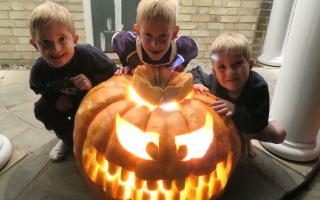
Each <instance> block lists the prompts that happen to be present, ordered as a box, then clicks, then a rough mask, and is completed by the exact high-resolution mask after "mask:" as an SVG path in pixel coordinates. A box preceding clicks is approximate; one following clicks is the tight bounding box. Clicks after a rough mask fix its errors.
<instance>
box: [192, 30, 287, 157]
mask: <svg viewBox="0 0 320 200" xmlns="http://www.w3.org/2000/svg"><path fill="white" fill-rule="evenodd" d="M250 56H251V49H250V46H249V42H248V40H247V38H246V37H245V36H244V35H242V34H240V33H231V32H227V33H223V34H221V35H220V36H218V37H217V38H216V40H215V41H214V42H213V43H212V47H211V60H212V72H213V73H212V74H210V75H208V74H205V73H203V72H202V70H201V68H200V67H197V68H195V69H192V70H191V73H192V75H193V83H194V89H195V90H196V91H200V92H210V93H213V94H215V95H216V96H217V97H218V100H217V101H216V102H214V103H213V105H212V108H213V109H214V110H215V111H216V112H217V113H218V114H220V115H222V116H226V117H231V118H232V119H233V121H234V123H235V126H236V127H237V129H238V130H239V132H240V133H245V134H244V138H249V139H258V140H260V141H264V142H272V143H276V144H278V143H281V142H283V140H284V139H285V136H286V132H285V130H284V129H282V128H281V126H280V125H279V124H278V123H277V122H276V121H271V122H269V123H268V118H269V91H268V85H267V83H266V81H265V80H264V79H263V77H262V76H260V75H259V74H258V73H256V72H254V71H251V68H252V66H253V64H254V61H253V60H251V59H250ZM246 141H247V142H248V150H249V152H248V153H249V156H251V157H254V156H255V153H254V151H253V149H252V147H251V143H250V140H246Z"/></svg>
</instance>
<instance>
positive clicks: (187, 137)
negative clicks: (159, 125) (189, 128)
mask: <svg viewBox="0 0 320 200" xmlns="http://www.w3.org/2000/svg"><path fill="white" fill-rule="evenodd" d="M205 122H206V123H205V125H204V126H203V127H201V128H200V129H198V130H195V131H193V132H192V133H189V134H184V135H179V136H176V137H175V140H176V146H177V149H178V150H179V148H180V147H181V146H186V147H187V151H188V152H187V156H186V157H185V158H184V159H183V161H187V160H190V159H192V158H202V157H203V156H204V155H205V154H206V152H207V150H208V149H209V147H210V144H211V143H212V140H213V119H212V117H211V115H210V114H208V113H207V114H206V120H205Z"/></svg>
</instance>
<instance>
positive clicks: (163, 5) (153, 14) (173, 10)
mask: <svg viewBox="0 0 320 200" xmlns="http://www.w3.org/2000/svg"><path fill="white" fill-rule="evenodd" d="M177 9H178V2H177V0H141V1H140V3H139V5H138V8H137V19H136V20H137V24H139V25H141V23H143V22H150V21H160V22H164V23H167V24H169V25H170V26H172V27H175V26H176V21H177V13H178V10H177Z"/></svg>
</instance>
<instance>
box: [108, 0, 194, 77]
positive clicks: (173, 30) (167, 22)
mask: <svg viewBox="0 0 320 200" xmlns="http://www.w3.org/2000/svg"><path fill="white" fill-rule="evenodd" d="M177 9H178V3H177V1H175V0H141V1H140V3H139V5H138V8H137V18H136V24H134V31H135V32H118V33H116V34H115V35H114V36H113V39H112V49H113V51H114V52H116V53H117V54H118V55H119V58H120V61H121V63H122V66H123V69H122V70H119V71H117V74H123V73H124V74H127V73H130V72H132V71H133V69H134V68H135V67H136V66H137V65H140V64H151V65H154V66H169V67H170V68H171V69H172V70H176V71H183V70H184V68H185V67H186V66H187V64H188V63H189V62H190V60H191V59H193V58H195V57H196V56H197V54H198V48H197V44H196V43H195V41H194V40H193V39H192V38H190V37H187V36H180V37H179V36H177V35H178V32H179V26H178V25H177V24H176V20H177Z"/></svg>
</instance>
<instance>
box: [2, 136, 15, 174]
mask: <svg viewBox="0 0 320 200" xmlns="http://www.w3.org/2000/svg"><path fill="white" fill-rule="evenodd" d="M11 154H12V145H11V143H10V141H9V140H8V138H6V137H4V136H3V135H0V169H2V167H3V166H4V165H5V164H6V163H7V162H8V161H9V159H10V157H11Z"/></svg>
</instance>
